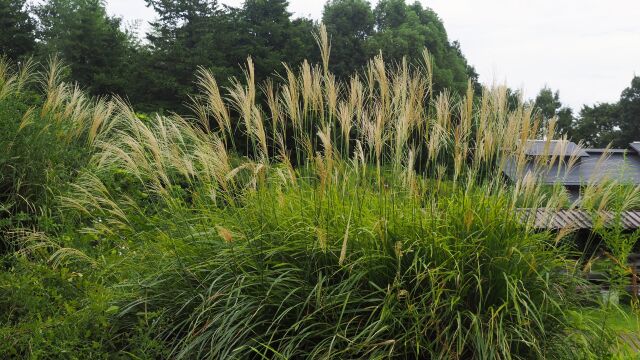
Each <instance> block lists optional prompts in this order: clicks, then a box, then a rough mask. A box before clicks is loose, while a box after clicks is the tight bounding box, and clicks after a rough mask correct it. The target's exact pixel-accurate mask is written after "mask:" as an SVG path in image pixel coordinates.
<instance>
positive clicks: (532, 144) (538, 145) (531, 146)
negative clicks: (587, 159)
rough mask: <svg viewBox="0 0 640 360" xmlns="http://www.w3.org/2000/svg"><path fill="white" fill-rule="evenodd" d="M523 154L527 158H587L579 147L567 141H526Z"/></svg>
mask: <svg viewBox="0 0 640 360" xmlns="http://www.w3.org/2000/svg"><path fill="white" fill-rule="evenodd" d="M526 147H527V148H526V150H525V153H526V154H527V155H529V156H540V155H555V156H564V157H569V156H572V155H573V154H575V155H576V156H578V157H583V156H589V155H588V154H587V153H586V152H584V151H583V150H582V148H581V147H580V146H578V145H577V144H576V143H573V142H571V141H568V140H551V141H547V140H530V141H527V145H526Z"/></svg>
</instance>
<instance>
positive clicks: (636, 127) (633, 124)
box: [618, 76, 640, 145]
mask: <svg viewBox="0 0 640 360" xmlns="http://www.w3.org/2000/svg"><path fill="white" fill-rule="evenodd" d="M619 107H620V130H621V135H622V136H620V138H619V140H618V143H620V144H625V145H626V144H628V143H631V142H634V141H640V76H634V78H633V80H631V85H630V86H629V87H628V88H626V89H624V91H622V95H620V102H619Z"/></svg>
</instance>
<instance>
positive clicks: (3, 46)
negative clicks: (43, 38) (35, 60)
mask: <svg viewBox="0 0 640 360" xmlns="http://www.w3.org/2000/svg"><path fill="white" fill-rule="evenodd" d="M35 30H36V26H35V21H34V20H33V19H32V18H31V16H29V13H28V11H27V9H26V0H0V56H3V55H4V56H7V57H8V58H9V59H11V60H13V61H16V60H18V59H20V58H22V57H25V56H29V55H30V54H31V53H32V52H33V50H34V48H35Z"/></svg>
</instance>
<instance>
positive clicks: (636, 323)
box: [576, 305, 640, 359]
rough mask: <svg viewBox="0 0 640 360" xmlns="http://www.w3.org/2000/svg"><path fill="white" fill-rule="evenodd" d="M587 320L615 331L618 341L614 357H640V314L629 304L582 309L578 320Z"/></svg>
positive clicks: (590, 323) (590, 324)
mask: <svg viewBox="0 0 640 360" xmlns="http://www.w3.org/2000/svg"><path fill="white" fill-rule="evenodd" d="M585 319H586V320H587V323H588V324H589V326H593V325H596V326H601V327H603V328H607V329H608V331H612V332H614V334H615V336H616V338H617V341H616V345H615V349H616V350H615V352H614V357H616V358H620V359H640V315H639V314H638V310H637V309H636V310H634V309H633V308H632V307H630V306H628V305H620V306H615V305H608V306H606V305H605V306H602V307H598V308H590V307H585V308H582V309H580V311H579V313H578V314H577V317H576V321H577V322H578V323H580V322H582V321H584V320H585Z"/></svg>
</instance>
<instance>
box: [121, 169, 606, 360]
mask: <svg viewBox="0 0 640 360" xmlns="http://www.w3.org/2000/svg"><path fill="white" fill-rule="evenodd" d="M418 200H419V198H417V197H415V196H412V195H410V194H408V193H406V192H403V191H397V190H395V189H388V190H386V191H384V192H383V193H380V192H378V191H376V189H374V188H373V187H371V186H355V185H354V184H352V183H350V180H345V183H343V184H341V185H339V186H336V187H334V188H332V189H331V190H330V191H327V192H326V193H324V194H319V193H318V192H317V191H316V190H315V189H314V188H313V187H311V186H305V185H300V188H297V189H291V190H282V191H279V190H278V189H271V188H270V189H265V190H262V191H258V192H257V193H255V194H252V195H251V196H248V197H247V198H246V199H244V204H243V206H241V207H239V208H235V209H229V208H222V209H220V210H219V211H214V212H213V213H212V214H210V215H209V218H210V219H211V221H212V222H213V223H215V224H216V225H215V226H212V231H210V232H208V233H194V234H191V235H189V236H187V237H186V238H184V239H183V240H184V243H182V245H180V246H178V247H177V248H176V249H175V250H174V252H172V256H165V257H164V258H163V259H162V260H159V261H158V263H157V266H158V269H157V270H156V271H154V272H153V273H152V274H151V276H149V277H146V278H145V279H144V280H143V281H142V282H141V284H142V286H140V282H139V281H138V280H136V282H135V283H132V284H130V286H131V287H132V288H138V289H140V290H139V291H138V292H135V295H134V298H135V300H134V301H132V302H131V303H130V304H129V305H127V306H126V311H124V312H123V313H122V314H121V316H123V317H125V318H126V317H128V316H130V314H132V313H139V312H141V311H143V310H146V311H150V312H158V311H161V312H163V313H164V314H165V318H166V319H168V321H169V324H168V326H167V327H165V328H164V329H161V331H158V333H157V336H158V337H160V338H162V339H164V340H165V341H166V342H167V343H168V344H169V346H170V347H171V348H172V349H173V350H172V352H171V354H172V356H176V357H179V358H202V357H207V358H229V357H231V358H253V357H256V358H261V357H266V358H297V357H300V358H307V357H310V358H326V357H328V358H388V357H393V358H448V357H450V356H452V354H454V356H455V357H460V358H473V357H477V358H549V357H552V355H553V357H562V355H564V356H566V358H574V356H579V354H583V356H584V357H587V354H588V353H589V352H590V351H591V350H593V349H590V348H589V346H586V347H582V346H579V345H578V342H577V341H576V338H582V339H591V340H593V338H591V337H592V336H594V335H595V334H594V333H590V332H588V331H585V332H573V333H572V332H571V330H570V329H571V326H572V324H571V323H570V321H569V319H567V318H565V316H564V313H565V312H566V311H567V310H568V309H575V308H577V307H578V306H579V305H580V303H579V301H580V298H581V297H579V296H576V293H575V292H573V291H572V289H574V287H575V285H577V283H575V279H572V278H571V277H570V276H565V275H560V272H559V271H558V270H560V269H562V264H563V262H562V255H563V253H562V251H559V250H558V249H555V248H554V247H553V244H550V243H549V239H548V237H547V236H545V235H541V234H535V233H532V232H528V231H526V230H523V228H522V226H521V225H520V224H519V223H518V222H517V221H516V220H515V219H514V217H513V214H512V213H509V212H508V208H507V207H506V206H505V205H506V204H507V203H508V202H507V201H506V199H501V198H500V197H498V196H489V197H487V196H484V194H482V193H481V192H477V193H474V194H463V193H452V194H447V196H446V200H445V201H442V202H439V203H437V204H436V205H435V206H434V207H426V208H424V207H421V206H420V204H419V203H416V201H418ZM176 235H177V234H173V235H171V236H168V237H167V239H171V240H170V241H172V242H173V241H175V239H176V238H177V236H176ZM168 241H169V240H168ZM165 251H171V250H168V249H165V250H162V251H161V253H164V252H165ZM144 256H146V254H145V255H144ZM139 260H140V261H141V260H142V258H141V259H139ZM134 261H136V260H134ZM593 348H597V345H596V344H594V346H593Z"/></svg>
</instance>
